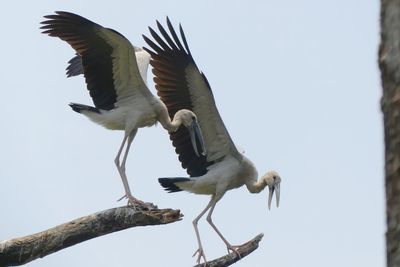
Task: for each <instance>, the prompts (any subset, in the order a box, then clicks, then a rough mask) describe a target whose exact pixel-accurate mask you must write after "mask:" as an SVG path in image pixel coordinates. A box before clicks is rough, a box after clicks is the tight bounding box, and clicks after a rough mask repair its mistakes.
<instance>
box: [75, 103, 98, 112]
mask: <svg viewBox="0 0 400 267" xmlns="http://www.w3.org/2000/svg"><path fill="white" fill-rule="evenodd" d="M69 106H70V107H71V108H72V110H73V111H75V112H78V113H81V112H82V111H83V110H86V111H90V112H96V113H99V114H100V110H99V109H98V108H95V107H91V106H87V105H83V104H77V103H70V104H69Z"/></svg>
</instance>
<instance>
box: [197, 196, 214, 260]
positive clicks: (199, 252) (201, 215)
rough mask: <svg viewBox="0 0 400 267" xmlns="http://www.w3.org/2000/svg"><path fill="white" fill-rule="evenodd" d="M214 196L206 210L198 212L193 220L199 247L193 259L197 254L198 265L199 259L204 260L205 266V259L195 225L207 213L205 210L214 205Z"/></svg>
mask: <svg viewBox="0 0 400 267" xmlns="http://www.w3.org/2000/svg"><path fill="white" fill-rule="evenodd" d="M214 198H215V197H214V196H212V198H211V200H210V202H209V203H208V204H207V206H206V208H205V209H204V210H203V211H202V212H200V214H199V215H198V216H197V217H196V218H195V219H194V220H193V227H194V231H195V232H196V237H197V243H198V245H199V248H198V249H197V250H196V251H195V252H194V254H193V257H194V256H196V254H197V264H200V260H201V258H203V259H204V266H206V265H207V259H206V255H205V254H204V250H203V246H202V245H201V240H200V233H199V229H198V227H197V223H198V222H199V220H200V218H201V217H203V215H204V214H205V213H206V212H207V210H208V209H209V208H210V207H211V206H212V205H213V203H214Z"/></svg>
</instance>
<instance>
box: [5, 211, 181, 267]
mask: <svg viewBox="0 0 400 267" xmlns="http://www.w3.org/2000/svg"><path fill="white" fill-rule="evenodd" d="M182 216H183V215H182V214H181V213H180V211H179V210H171V209H162V210H158V209H157V210H152V211H137V212H135V211H134V210H133V209H132V208H130V207H126V206H125V207H119V208H113V209H108V210H105V211H101V212H98V213H95V214H91V215H88V216H85V217H82V218H79V219H76V220H73V221H70V222H68V223H64V224H61V225H59V226H56V227H54V228H51V229H48V230H45V231H43V232H40V233H37V234H33V235H29V236H25V237H20V238H14V239H11V240H4V241H1V242H0V266H16V265H22V264H25V263H27V262H30V261H32V260H35V259H37V258H42V257H44V256H47V255H49V254H51V253H53V252H56V251H59V250H61V249H64V248H67V247H70V246H73V245H75V244H78V243H81V242H83V241H86V240H89V239H92V238H95V237H98V236H102V235H106V234H109V233H113V232H117V231H121V230H124V229H127V228H131V227H136V226H146V225H160V224H167V223H172V222H176V221H179V220H180V219H181V218H182Z"/></svg>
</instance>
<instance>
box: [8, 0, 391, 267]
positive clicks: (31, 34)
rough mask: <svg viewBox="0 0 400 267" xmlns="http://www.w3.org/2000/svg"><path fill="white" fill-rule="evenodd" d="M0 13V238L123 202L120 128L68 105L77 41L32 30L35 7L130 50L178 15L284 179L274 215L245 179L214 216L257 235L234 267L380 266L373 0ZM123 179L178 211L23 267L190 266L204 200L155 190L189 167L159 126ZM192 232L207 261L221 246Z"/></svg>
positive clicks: (249, 152) (138, 142) (237, 115)
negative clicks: (96, 27)
mask: <svg viewBox="0 0 400 267" xmlns="http://www.w3.org/2000/svg"><path fill="white" fill-rule="evenodd" d="M1 9H2V11H3V12H2V16H0V22H1V25H2V26H3V27H2V32H1V35H2V38H1V40H2V42H1V44H0V47H1V50H2V64H1V65H0V79H1V88H0V90H1V92H2V101H1V102H2V104H1V105H0V114H2V116H1V125H2V131H1V138H0V147H1V148H2V153H1V154H0V162H1V168H0V177H1V180H0V203H2V205H1V207H0V212H1V213H0V214H1V220H0V240H3V239H9V238H13V237H18V236H24V235H28V234H33V233H36V232H39V231H42V230H45V229H47V228H49V227H53V226H55V225H58V224H61V223H64V222H67V221H69V220H72V219H75V218H78V217H80V216H84V215H88V214H91V213H94V212H97V211H101V210H104V209H107V208H112V207H117V206H120V205H122V204H123V203H121V202H116V200H117V199H118V198H119V197H120V196H122V194H123V187H122V183H121V181H120V178H119V176H118V172H117V170H116V168H115V166H114V162H113V160H114V157H115V155H116V153H117V150H118V147H119V145H120V142H121V140H122V137H123V133H122V132H120V131H114V132H113V131H109V130H106V129H104V128H102V127H101V126H99V125H96V124H94V123H92V122H90V121H89V120H88V119H86V118H85V117H84V116H82V115H80V114H77V113H75V112H73V111H72V110H71V109H70V107H69V106H68V103H69V102H77V103H83V104H90V105H91V104H92V101H91V99H90V97H89V95H88V92H87V90H86V87H85V83H84V80H83V78H82V77H77V78H70V79H67V78H66V76H65V67H66V66H67V65H66V63H67V61H68V60H69V59H70V58H71V57H72V56H73V55H74V52H73V50H72V48H70V47H69V46H68V45H67V44H66V43H64V42H63V41H61V40H59V39H56V38H50V37H48V36H46V35H43V34H40V30H39V27H40V25H39V22H40V21H42V20H43V18H42V17H43V15H47V14H52V13H53V12H54V11H56V10H63V11H70V12H74V13H77V14H80V15H82V16H84V17H86V18H88V19H90V20H93V21H95V22H97V23H99V24H101V25H103V26H105V27H109V28H113V29H115V30H117V31H118V32H120V33H122V34H123V35H124V36H125V37H127V38H128V39H129V40H130V41H131V42H132V43H133V44H134V45H136V46H143V45H145V42H144V41H143V39H142V37H141V35H142V34H143V33H144V34H148V29H147V27H148V26H155V20H156V19H157V20H160V21H161V22H162V23H163V24H164V25H165V16H166V15H168V16H169V18H170V19H171V21H172V22H173V24H174V25H175V26H177V25H178V23H182V25H183V28H184V30H185V33H186V37H187V40H188V43H189V46H190V48H191V51H192V54H193V56H194V59H195V60H196V63H197V65H198V66H199V68H200V69H201V70H202V71H203V72H204V73H205V75H206V76H207V78H208V80H209V82H210V84H211V87H212V89H213V92H214V96H215V100H216V103H217V106H218V108H219V111H220V113H221V116H222V118H223V119H224V122H225V124H226V126H227V128H228V130H229V131H230V134H231V136H232V138H233V140H234V141H235V143H236V144H237V145H238V146H240V147H242V148H243V149H244V150H245V152H246V156H247V157H249V158H250V159H251V160H252V161H253V162H254V164H255V165H256V166H257V168H258V171H259V174H260V175H262V174H264V173H265V172H266V171H268V170H272V169H274V170H276V171H278V172H279V173H280V175H281V177H282V184H281V203H280V204H281V205H280V207H279V208H278V209H277V208H276V207H275V206H273V207H272V208H271V210H270V211H269V210H268V209H267V191H265V192H262V193H261V194H257V195H252V194H250V193H248V191H247V189H246V188H244V187H243V188H240V189H238V190H233V191H230V192H228V193H227V194H226V195H225V196H224V198H223V199H222V200H221V201H220V202H219V203H218V204H217V207H216V209H215V212H214V222H215V224H216V225H217V226H218V227H219V228H220V230H221V231H222V232H223V234H224V235H225V237H226V238H227V239H228V240H229V241H230V242H231V243H232V244H235V245H236V244H237V245H238V244H242V243H244V242H246V241H248V240H250V239H252V238H253V237H254V236H255V235H257V234H259V233H261V232H262V233H264V234H265V236H264V238H263V240H262V242H261V243H260V247H259V248H258V249H257V250H256V251H255V252H253V253H252V254H251V255H249V256H247V257H246V258H244V259H243V260H241V261H240V262H238V263H237V264H236V265H235V266H238V267H239V266H252V267H257V266H274V267H293V266H308V267H320V266H324V267H337V266H341V267H353V266H363V267H377V266H378V267H379V266H384V265H385V264H384V263H385V257H384V256H385V246H384V234H385V229H386V227H385V210H384V183H383V170H384V169H383V134H382V115H381V112H380V107H379V98H380V96H381V88H380V80H379V78H380V77H379V71H378V67H377V48H378V42H379V17H378V15H379V2H378V1H367V2H366V1H362V0H358V1H357V0H337V1H319V0H302V1H298V0H296V1H295V0H292V1H271V0H264V1H261V0H252V1H228V0H226V1H211V0H208V1H206V0H204V1H162V0H154V1H143V2H138V1H59V0H58V1H54V0H48V1H7V4H5V2H3V3H2V8H1ZM149 73H150V72H149ZM151 80H152V76H151V73H150V75H149V81H150V83H149V85H150V87H151V90H152V91H153V92H154V88H153V83H152V81H151ZM127 173H128V178H129V181H130V184H131V187H132V188H133V191H134V195H135V196H137V197H139V198H140V199H143V200H146V201H151V202H153V203H155V204H157V205H158V206H159V207H160V208H177V209H181V211H182V213H183V214H184V215H185V216H184V218H183V220H182V221H181V222H178V223H174V224H170V225H164V226H155V227H143V228H133V229H129V230H126V231H122V232H118V233H114V234H111V235H107V236H104V237H101V238H96V239H93V240H90V241H88V242H85V243H82V244H79V245H76V246H74V247H71V248H68V249H65V250H62V251H60V252H58V253H55V254H52V255H50V256H47V257H45V258H43V259H39V260H36V261H34V262H32V263H29V264H28V266H32V267H33V266H40V267H50V266H58V267H64V266H65V267H66V266H68V267H69V266H97V267H102V266H104V267H105V266H117V265H118V266H193V265H195V258H192V257H191V256H192V254H193V253H194V251H195V250H196V249H197V243H196V238H195V233H194V230H193V227H192V220H193V219H194V218H195V217H196V216H197V214H198V213H199V212H200V211H201V210H202V209H203V208H204V207H205V205H206V204H207V202H208V199H209V198H208V197H207V196H197V195H193V194H189V193H185V192H183V193H175V194H167V193H165V192H164V191H163V189H162V188H161V186H159V184H158V182H157V178H158V177H168V176H185V171H184V170H183V169H182V168H181V167H180V163H179V162H178V160H177V156H176V155H175V152H174V150H173V148H172V146H171V144H170V142H169V138H168V135H167V133H166V132H165V131H164V130H163V129H162V127H161V126H156V127H152V128H145V129H140V130H139V133H138V135H137V137H136V139H135V140H134V142H133V144H132V150H131V153H130V155H129V158H128V163H127ZM199 228H200V233H201V235H202V239H203V245H204V249H205V253H206V255H207V257H208V259H213V258H216V257H219V256H222V255H224V254H225V253H226V249H225V245H224V243H223V242H222V241H221V240H220V239H219V238H218V236H217V235H216V234H215V233H214V232H213V231H212V229H211V227H210V226H209V225H208V224H207V223H206V221H205V220H202V221H200V224H199Z"/></svg>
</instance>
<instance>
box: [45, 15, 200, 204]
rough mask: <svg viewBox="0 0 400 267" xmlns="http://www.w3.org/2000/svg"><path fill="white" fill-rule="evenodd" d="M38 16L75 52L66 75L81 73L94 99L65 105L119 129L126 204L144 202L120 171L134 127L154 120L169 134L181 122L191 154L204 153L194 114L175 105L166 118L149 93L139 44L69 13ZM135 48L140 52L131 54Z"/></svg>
mask: <svg viewBox="0 0 400 267" xmlns="http://www.w3.org/2000/svg"><path fill="white" fill-rule="evenodd" d="M44 18H45V19H46V20H44V21H43V22H41V24H43V26H42V27H41V29H42V30H43V32H42V33H44V34H48V35H49V36H52V37H59V38H60V39H61V40H63V41H66V42H67V43H68V44H69V45H70V46H71V47H72V48H73V49H74V50H75V52H76V53H77V55H78V56H77V57H75V58H74V59H73V60H71V61H70V64H71V65H70V68H69V69H68V71H69V72H68V74H69V76H73V75H78V74H80V73H81V72H83V74H84V76H85V80H86V84H87V89H88V90H89V94H90V96H91V98H92V100H93V103H94V107H92V106H88V105H83V104H77V103H71V104H70V106H71V108H72V109H73V110H74V111H76V112H78V113H81V114H83V115H85V116H86V117H88V118H89V119H90V120H92V121H93V122H95V123H98V124H100V125H102V126H104V127H105V128H107V129H111V130H123V131H124V132H125V134H124V138H123V140H122V143H121V146H120V147H119V150H118V153H117V156H116V158H115V164H116V166H117V169H118V172H119V175H120V176H121V179H122V182H123V185H124V189H125V195H124V196H123V197H122V198H124V197H125V198H127V199H128V205H132V206H134V207H138V206H140V205H144V203H143V202H142V201H141V200H139V199H136V198H135V197H133V195H132V193H131V190H130V188H129V183H128V179H127V175H126V172H125V163H126V160H127V156H128V153H129V148H130V146H131V143H132V141H133V139H134V137H135V135H136V133H137V131H138V128H142V127H147V126H152V125H155V124H156V123H157V122H160V124H161V125H162V127H163V128H165V129H166V130H167V131H168V132H171V133H172V132H175V131H177V130H178V129H180V126H181V125H183V126H185V127H186V129H187V130H186V129H185V130H186V131H187V132H189V135H190V136H191V142H192V145H193V151H194V153H195V155H196V156H199V155H200V154H201V153H203V154H205V150H204V147H202V144H203V143H204V141H203V138H202V135H201V131H200V128H199V125H198V122H197V118H196V115H195V114H194V113H193V112H192V111H190V110H186V109H181V110H179V111H178V112H177V113H176V114H175V116H174V117H173V120H172V121H171V119H170V117H169V116H168V112H167V108H166V106H165V105H164V103H162V102H161V101H160V100H159V99H158V98H157V97H155V96H154V95H153V94H152V93H151V92H150V90H149V89H148V88H147V86H146V83H145V82H144V80H146V72H147V66H148V62H149V58H150V55H149V54H147V53H146V52H145V51H144V50H142V49H138V48H136V49H135V47H134V46H133V45H132V44H131V43H130V42H129V41H128V39H126V38H125V37H124V36H123V35H121V34H120V33H118V32H117V31H115V30H112V29H108V28H104V27H102V26H100V25H98V24H96V23H94V22H92V21H90V20H88V19H86V18H83V17H81V16H79V15H76V14H73V13H69V12H63V11H58V12H55V14H53V15H47V16H44ZM135 53H136V54H137V55H140V56H138V57H136V56H135ZM137 61H138V62H139V66H138V63H137ZM74 66H75V67H76V68H75V69H74ZM79 66H80V67H79ZM124 148H125V152H124V153H123V156H122V162H121V155H122V152H123V151H124ZM199 152H200V153H199ZM122 198H121V199H122ZM145 206H146V205H145ZM149 207H150V205H147V208H149Z"/></svg>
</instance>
